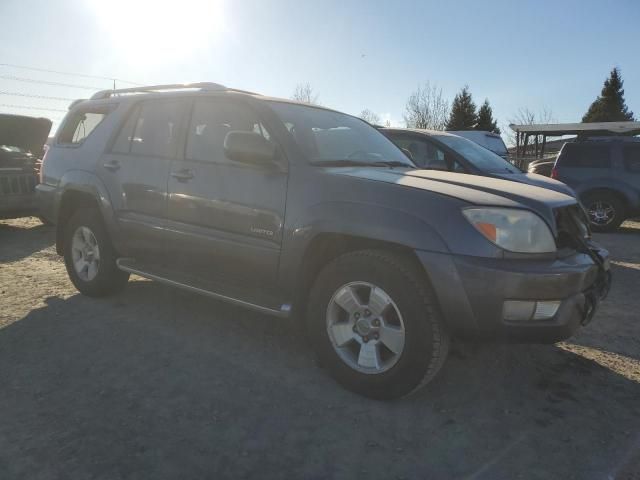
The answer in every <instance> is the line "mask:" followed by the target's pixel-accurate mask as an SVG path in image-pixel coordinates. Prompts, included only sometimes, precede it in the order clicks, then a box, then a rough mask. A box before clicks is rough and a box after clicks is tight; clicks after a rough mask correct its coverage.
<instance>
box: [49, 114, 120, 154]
mask: <svg viewBox="0 0 640 480" xmlns="http://www.w3.org/2000/svg"><path fill="white" fill-rule="evenodd" d="M110 111H111V108H109V107H107V108H105V107H100V108H97V109H92V110H81V111H79V112H76V113H74V114H72V116H71V118H69V120H68V121H66V122H65V124H64V127H63V129H62V131H61V132H60V135H59V136H58V143H61V144H67V145H79V144H81V143H82V142H84V141H85V140H86V139H87V137H88V136H89V135H91V133H92V132H93V131H94V130H95V129H96V128H97V127H98V125H100V124H101V123H102V121H103V120H104V119H105V118H106V117H107V115H108V114H109V112H110Z"/></svg>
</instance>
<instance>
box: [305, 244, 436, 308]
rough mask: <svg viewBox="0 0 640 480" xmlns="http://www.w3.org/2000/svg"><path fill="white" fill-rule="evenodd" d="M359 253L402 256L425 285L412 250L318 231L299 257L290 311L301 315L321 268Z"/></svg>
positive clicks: (421, 269)
mask: <svg viewBox="0 0 640 480" xmlns="http://www.w3.org/2000/svg"><path fill="white" fill-rule="evenodd" d="M359 250H384V251H388V252H393V253H396V254H399V255H402V256H404V257H406V258H407V259H408V260H409V261H410V262H411V263H412V264H413V265H415V267H416V271H417V272H419V274H420V275H421V276H422V277H423V278H424V280H425V281H426V282H428V283H429V278H428V276H427V275H426V272H425V271H424V268H423V267H422V265H421V263H420V261H419V259H418V257H417V255H416V253H415V250H414V249H413V248H411V247H409V246H407V245H403V244H401V243H396V242H391V241H387V240H382V239H375V238H369V237H364V236H359V235H355V234H345V233H340V232H322V233H318V234H317V235H316V236H314V237H313V239H311V240H310V241H309V243H308V244H307V247H306V249H305V251H304V253H303V255H302V257H301V261H300V266H299V268H298V273H297V275H296V286H295V290H294V308H295V309H296V312H297V313H298V314H304V305H306V300H307V297H308V294H309V292H310V290H311V286H312V285H313V282H314V280H315V278H316V277H317V276H318V274H319V273H320V271H321V270H322V268H323V267H324V266H325V265H327V264H328V263H330V262H331V261H333V260H335V259H336V258H338V257H339V256H341V255H344V254H346V253H349V252H355V251H359Z"/></svg>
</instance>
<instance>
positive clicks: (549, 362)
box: [0, 219, 640, 480]
mask: <svg viewBox="0 0 640 480" xmlns="http://www.w3.org/2000/svg"><path fill="white" fill-rule="evenodd" d="M597 240H598V241H599V242H601V243H603V244H604V245H605V246H606V247H607V248H609V249H610V251H611V253H612V258H613V271H614V275H615V278H614V286H613V289H612V291H611V294H610V296H609V299H608V300H607V301H606V302H605V303H604V304H603V306H602V309H601V310H600V312H599V313H598V315H597V317H596V320H595V321H594V323H592V324H591V325H589V326H588V327H586V328H585V329H583V330H582V331H581V332H580V333H579V334H578V335H577V336H576V337H574V338H572V339H571V340H570V341H568V342H565V343H561V344H557V345H548V346H540V345H529V346H526V345H525V346H523V345H510V346H496V345H482V346H478V345H468V344H466V345H462V344H458V345H456V347H455V348H454V350H453V352H452V355H451V356H450V358H449V361H448V363H447V364H446V365H445V367H444V369H443V371H442V372H441V374H440V375H439V376H438V378H437V379H436V380H435V381H434V382H433V383H432V384H430V385H429V386H428V387H427V388H425V389H424V390H422V391H420V392H419V393H418V394H416V395H414V396H412V397H410V398H409V399H406V400H402V401H397V402H391V403H381V402H375V401H371V400H367V399H364V398H361V397H358V396H355V395H353V394H351V393H349V392H346V391H345V390H343V389H341V388H340V387H338V386H337V385H336V384H334V382H333V381H332V380H331V379H330V378H329V377H328V376H327V374H326V373H325V372H324V371H323V370H322V369H320V368H319V367H318V366H317V365H316V364H315V362H314V358H313V355H312V353H311V352H310V350H309V348H308V347H307V345H306V344H305V342H304V341H303V340H302V339H301V337H300V335H299V334H298V333H296V330H295V329H292V328H290V325H289V324H288V323H286V322H283V321H282V320H277V319H272V318H269V317H265V316H262V315H259V314H255V313H251V312H247V311H244V310H242V309H239V308H235V307H232V306H229V305H226V304H223V303H219V302H216V301H213V300H210V299H207V298H202V297H198V296H195V295H193V294H189V293H185V292H181V291H178V290H175V289H171V288H168V287H164V286H162V285H159V284H156V283H152V282H149V281H145V280H142V279H139V278H132V281H131V282H130V285H129V286H128V288H127V290H126V291H125V292H124V293H122V294H120V295H118V296H116V297H113V298H109V299H101V300H96V299H90V298H86V297H83V296H81V295H79V294H77V292H76V291H75V290H74V288H73V286H72V285H71V283H70V282H69V280H68V279H67V275H66V272H65V269H64V266H63V264H62V262H61V261H60V259H59V258H58V257H57V256H56V255H55V252H54V248H53V241H54V231H53V228H51V227H47V226H44V225H41V224H40V223H39V222H38V221H37V220H35V219H21V220H11V221H2V222H0V479H3V480H4V479H8V480H9V479H11V480H12V479H29V480H38V479H47V480H48V479H64V480H69V479H104V480H115V479H121V478H122V479H124V478H126V479H146V478H152V479H158V480H159V479H169V478H185V479H196V478H198V479H199V478H247V477H252V478H287V479H289V478H384V479H397V478H411V479H413V478H429V479H441V478H442V479H445V478H474V479H477V478H482V479H516V478H525V479H556V478H558V479H563V480H566V479H640V325H639V322H640V224H639V223H633V222H627V224H626V225H625V227H624V228H623V229H622V230H621V231H620V232H618V233H615V234H607V235H598V236H597Z"/></svg>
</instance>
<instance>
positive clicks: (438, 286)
mask: <svg viewBox="0 0 640 480" xmlns="http://www.w3.org/2000/svg"><path fill="white" fill-rule="evenodd" d="M598 248H599V247H598ZM416 253H417V254H418V257H419V258H420V260H421V262H422V263H423V265H424V268H425V271H426V272H427V275H428V276H429V277H430V280H431V284H432V286H433V288H434V290H435V292H436V295H437V297H438V301H439V306H440V310H441V312H442V314H443V316H444V318H445V320H446V322H447V324H448V326H449V327H450V328H451V330H452V331H453V333H455V334H457V335H460V336H465V337H475V338H486V339H491V340H501V341H520V342H530V343H553V342H557V341H560V340H563V339H566V338H568V337H570V336H572V335H573V334H574V333H575V332H576V330H578V329H579V328H580V327H581V326H582V325H585V324H586V323H588V322H589V321H591V319H592V318H593V314H594V313H595V311H596V309H597V307H598V304H599V301H600V300H601V298H603V297H604V296H605V295H606V292H607V291H608V283H609V282H610V274H609V273H608V263H609V262H608V257H609V254H608V252H607V251H606V250H604V249H599V255H600V256H601V257H602V258H603V259H604V262H605V268H606V269H607V273H606V274H605V273H601V270H600V269H599V267H598V266H597V265H595V264H594V262H593V260H592V259H591V258H590V257H589V256H588V255H586V254H580V253H577V254H575V255H572V256H570V257H567V258H563V259H551V260H510V259H496V258H478V257H465V256H453V255H446V254H434V253H430V252H416ZM507 300H523V301H545V300H546V301H560V306H559V308H558V310H557V312H556V314H555V315H554V316H553V317H552V318H550V319H547V320H529V321H518V322H513V321H507V320H505V319H504V318H503V317H504V315H503V308H504V302H505V301H507Z"/></svg>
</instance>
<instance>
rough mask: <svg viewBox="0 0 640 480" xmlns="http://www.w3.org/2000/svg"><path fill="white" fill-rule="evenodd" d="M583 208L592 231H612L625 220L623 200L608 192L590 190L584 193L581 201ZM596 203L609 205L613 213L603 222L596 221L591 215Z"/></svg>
mask: <svg viewBox="0 0 640 480" xmlns="http://www.w3.org/2000/svg"><path fill="white" fill-rule="evenodd" d="M582 203H583V205H584V208H585V210H587V214H588V216H589V223H590V224H591V229H592V230H593V231H594V232H613V231H615V230H617V228H618V227H619V226H620V225H621V224H622V222H624V220H625V205H624V202H623V201H622V200H621V199H620V198H619V197H618V196H617V195H614V194H612V193H609V192H592V193H588V194H587V195H585V197H584V199H583V201H582ZM598 205H602V206H610V207H611V208H613V213H612V214H611V217H610V219H608V220H607V221H606V223H603V222H597V221H596V220H595V219H594V216H593V215H592V212H593V211H594V210H595V208H596V207H597V206H598Z"/></svg>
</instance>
